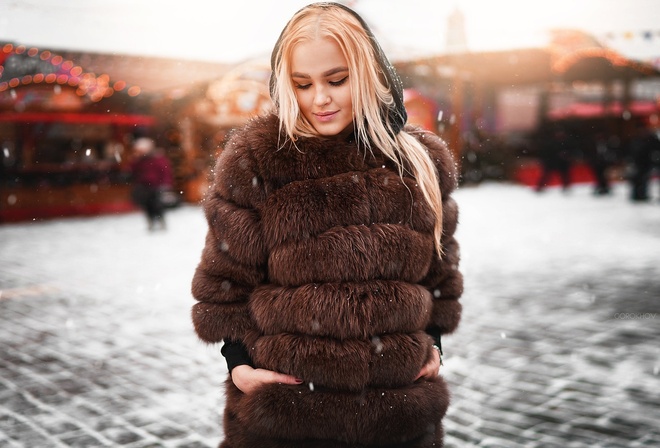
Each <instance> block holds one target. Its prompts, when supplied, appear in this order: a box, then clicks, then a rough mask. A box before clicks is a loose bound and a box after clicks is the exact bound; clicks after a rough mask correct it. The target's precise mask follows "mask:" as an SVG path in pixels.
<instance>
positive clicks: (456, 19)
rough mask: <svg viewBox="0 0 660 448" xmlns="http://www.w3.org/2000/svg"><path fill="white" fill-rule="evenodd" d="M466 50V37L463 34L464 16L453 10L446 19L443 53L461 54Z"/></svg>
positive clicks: (456, 9) (457, 10)
mask: <svg viewBox="0 0 660 448" xmlns="http://www.w3.org/2000/svg"><path fill="white" fill-rule="evenodd" d="M467 50H468V43H467V36H466V34H465V16H463V13H462V12H461V11H460V10H459V9H458V8H454V10H453V11H452V12H451V14H450V15H449V17H448V18H447V41H446V43H445V53H463V52H466V51H467Z"/></svg>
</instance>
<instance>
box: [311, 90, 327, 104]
mask: <svg viewBox="0 0 660 448" xmlns="http://www.w3.org/2000/svg"><path fill="white" fill-rule="evenodd" d="M328 103H330V95H329V93H328V91H327V90H326V89H325V88H323V87H317V88H316V91H315V92H314V105H315V106H325V105H326V104H328Z"/></svg>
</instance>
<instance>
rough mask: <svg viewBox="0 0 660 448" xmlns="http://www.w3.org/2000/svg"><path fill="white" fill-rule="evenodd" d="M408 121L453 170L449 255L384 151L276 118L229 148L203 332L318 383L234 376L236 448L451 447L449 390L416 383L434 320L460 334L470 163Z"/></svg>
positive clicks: (448, 176) (201, 288)
mask: <svg viewBox="0 0 660 448" xmlns="http://www.w3.org/2000/svg"><path fill="white" fill-rule="evenodd" d="M406 130H407V131H409V132H411V133H412V134H413V135H415V136H416V137H417V138H418V139H419V140H420V141H421V142H422V143H423V144H424V145H425V147H426V148H427V149H428V151H429V154H430V155H431V157H432V159H433V161H434V162H435V164H436V166H437V168H438V172H439V182H440V187H441V191H442V195H443V237H442V244H443V250H444V254H443V256H442V258H440V257H438V256H437V254H436V253H435V251H434V247H433V224H434V217H433V214H432V212H431V209H430V207H429V206H428V205H427V204H426V202H425V201H424V199H423V196H422V194H421V192H420V191H419V188H418V187H417V185H416V183H415V181H414V180H413V179H411V178H410V177H404V179H403V180H402V179H401V177H400V176H399V174H398V172H397V171H396V170H395V169H394V168H393V166H392V163H390V162H389V161H387V160H385V159H384V157H383V156H382V155H381V154H380V153H379V151H378V150H377V149H375V148H374V149H373V151H367V152H365V151H364V150H363V149H361V148H358V147H357V145H356V144H355V142H352V141H338V140H333V139H324V138H301V139H299V140H298V141H297V142H295V145H294V144H293V143H292V142H290V141H288V140H286V138H285V137H284V136H282V135H280V134H279V131H278V120H277V117H276V116H273V115H271V116H266V117H260V118H257V119H254V120H252V121H251V122H250V123H248V124H247V125H246V126H245V127H244V128H242V129H241V130H238V131H236V132H235V133H234V134H233V135H232V137H231V138H230V140H229V142H228V144H227V145H226V147H225V149H224V150H223V152H222V153H221V155H220V157H219V159H218V162H217V164H216V167H215V179H214V183H213V186H212V188H211V191H210V192H209V195H208V197H207V198H206V200H205V205H204V207H205V213H206V217H207V220H208V224H209V231H208V235H207V239H206V246H205V248H204V251H203V253H202V258H201V261H200V263H199V266H198V267H197V270H196V272H195V277H194V279H193V286H192V292H193V295H194V297H195V298H196V299H197V300H198V303H197V304H195V306H194V307H193V312H192V318H193V323H194V325H195V330H196V331H197V334H198V336H199V337H200V338H201V339H202V340H203V341H206V342H209V343H214V342H219V341H221V340H223V339H231V340H240V341H243V342H244V344H245V345H246V347H247V348H248V350H249V353H250V356H251V358H252V360H253V361H254V364H255V366H256V367H260V368H265V369H270V370H275V371H279V372H283V373H287V374H291V375H295V376H296V377H298V378H301V379H303V380H304V384H302V385H300V386H284V385H279V384H271V385H268V386H265V387H261V388H260V389H259V390H257V391H256V392H254V393H251V394H249V395H245V394H243V393H242V392H240V391H239V390H238V389H236V387H235V386H234V385H233V383H232V382H231V379H229V380H228V381H227V383H226V387H227V402H226V407H225V420H224V425H225V428H224V430H225V440H224V442H222V445H221V446H222V447H224V448H252V447H272V448H280V447H288V448H291V447H295V448H307V447H315V448H331V447H332V448H349V447H384V448H394V447H401V448H413V447H415V448H420V447H431V446H435V447H438V446H442V435H443V430H442V423H441V419H442V417H443V416H444V414H445V412H446V409H447V406H448V404H449V394H448V391H447V388H446V385H445V383H444V381H443V380H442V378H440V377H438V378H436V379H434V380H431V381H429V380H424V379H421V380H417V381H416V380H415V377H416V376H417V374H418V373H419V371H420V369H421V367H422V366H423V365H424V364H425V362H426V361H427V360H428V358H429V356H430V353H431V350H432V349H431V344H432V339H431V338H430V337H429V336H428V335H427V334H426V333H425V331H424V330H425V329H427V328H429V327H433V328H439V329H440V331H441V332H442V333H450V332H452V331H454V330H455V329H456V327H457V325H458V323H459V320H460V316H461V305H460V303H459V302H458V298H459V297H460V296H461V294H462V292H463V278H462V276H461V273H460V272H459V270H458V262H459V251H458V243H457V242H456V240H455V238H454V232H455V230H456V225H457V222H458V207H457V205H456V202H455V201H454V200H453V199H452V198H451V192H452V191H453V190H454V189H455V188H456V168H455V164H454V161H453V160H452V157H451V154H450V153H449V151H448V150H447V148H446V146H445V144H444V143H443V142H442V141H441V140H440V139H439V138H438V137H436V136H435V135H433V134H431V133H428V132H423V131H420V130H419V129H414V128H412V127H407V128H406Z"/></svg>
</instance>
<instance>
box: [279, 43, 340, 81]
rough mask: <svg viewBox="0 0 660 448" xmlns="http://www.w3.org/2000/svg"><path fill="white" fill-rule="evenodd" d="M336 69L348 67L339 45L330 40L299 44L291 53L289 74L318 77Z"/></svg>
mask: <svg viewBox="0 0 660 448" xmlns="http://www.w3.org/2000/svg"><path fill="white" fill-rule="evenodd" d="M337 67H348V64H347V62H346V58H345V57H344V54H343V53H342V51H341V48H340V47H339V44H337V42H335V41H334V40H332V39H330V38H316V39H313V40H306V41H303V42H299V43H298V44H296V45H295V46H294V47H293V50H292V52H291V73H301V74H305V75H310V76H314V75H320V74H322V73H325V72H327V71H328V70H331V69H334V68H337Z"/></svg>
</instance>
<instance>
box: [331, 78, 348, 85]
mask: <svg viewBox="0 0 660 448" xmlns="http://www.w3.org/2000/svg"><path fill="white" fill-rule="evenodd" d="M347 79H348V76H344V77H343V78H342V79H340V80H339V81H330V85H331V86H335V87H339V86H340V85H342V84H344V83H345V82H346V80H347Z"/></svg>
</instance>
